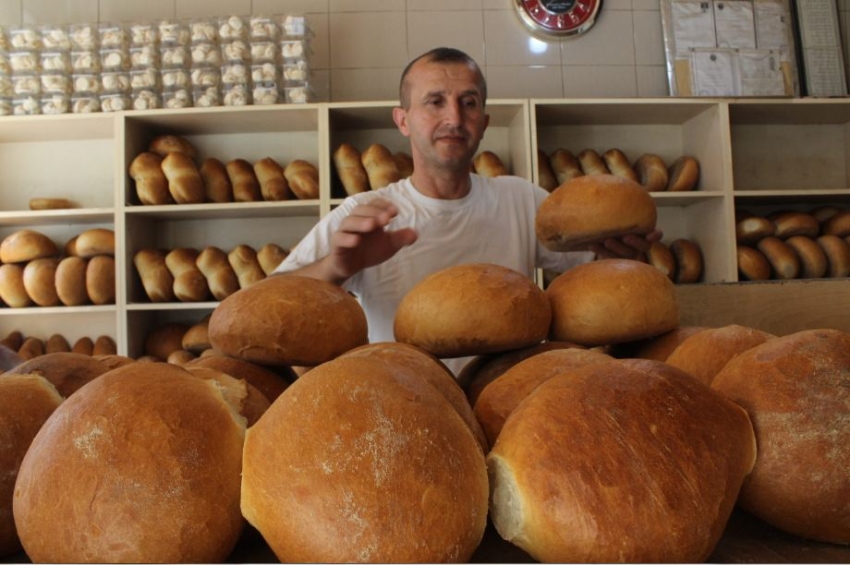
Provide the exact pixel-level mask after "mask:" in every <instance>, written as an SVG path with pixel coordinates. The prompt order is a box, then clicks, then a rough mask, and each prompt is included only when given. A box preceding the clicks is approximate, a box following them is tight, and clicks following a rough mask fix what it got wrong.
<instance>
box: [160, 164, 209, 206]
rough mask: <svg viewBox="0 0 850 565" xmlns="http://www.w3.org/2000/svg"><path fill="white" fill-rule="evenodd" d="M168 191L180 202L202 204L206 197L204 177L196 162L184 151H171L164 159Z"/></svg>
mask: <svg viewBox="0 0 850 565" xmlns="http://www.w3.org/2000/svg"><path fill="white" fill-rule="evenodd" d="M162 172H163V174H165V178H166V179H168V192H169V193H170V194H171V197H172V198H173V199H174V201H175V202H177V203H178V204H200V203H202V202H203V201H204V198H206V193H205V190H204V179H202V178H201V173H200V171H198V167H197V166H196V165H195V162H194V161H192V159H191V158H190V157H188V156H187V155H186V154H184V153H169V154H168V155H166V157H165V158H164V159H163V160H162Z"/></svg>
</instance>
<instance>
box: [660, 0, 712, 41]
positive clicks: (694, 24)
mask: <svg viewBox="0 0 850 565" xmlns="http://www.w3.org/2000/svg"><path fill="white" fill-rule="evenodd" d="M671 7H672V11H673V37H674V41H675V43H676V51H677V52H680V53H682V52H687V51H688V50H689V49H693V48H698V47H716V46H717V39H716V37H715V32H714V14H713V12H712V9H711V2H704V1H702V0H677V1H676V2H673V4H672V5H671Z"/></svg>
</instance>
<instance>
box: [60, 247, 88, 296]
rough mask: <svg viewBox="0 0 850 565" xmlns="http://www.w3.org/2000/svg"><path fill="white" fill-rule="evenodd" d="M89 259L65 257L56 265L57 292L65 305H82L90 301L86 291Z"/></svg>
mask: <svg viewBox="0 0 850 565" xmlns="http://www.w3.org/2000/svg"><path fill="white" fill-rule="evenodd" d="M87 267H88V261H86V260H85V259H83V258H82V257H65V258H64V259H62V260H61V261H59V264H58V265H57V266H56V294H57V296H59V300H61V301H62V304H64V305H65V306H82V305H83V304H86V303H87V302H88V301H89V294H88V292H87V291H86V269H87Z"/></svg>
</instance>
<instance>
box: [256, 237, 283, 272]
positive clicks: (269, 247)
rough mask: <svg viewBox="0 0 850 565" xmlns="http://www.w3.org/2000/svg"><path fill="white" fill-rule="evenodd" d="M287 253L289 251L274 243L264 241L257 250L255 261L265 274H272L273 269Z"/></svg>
mask: <svg viewBox="0 0 850 565" xmlns="http://www.w3.org/2000/svg"><path fill="white" fill-rule="evenodd" d="M288 255H289V251H287V250H286V249H284V248H283V247H281V246H280V245H278V244H276V243H266V244H265V245H263V246H262V247H260V248H259V249H258V250H257V261H259V263H260V268H261V269H263V272H264V273H265V274H266V276H268V275H270V274H272V273H273V272H274V270H275V269H277V267H278V266H279V265H280V264H281V263H282V262H283V260H284V259H286V257H287V256H288Z"/></svg>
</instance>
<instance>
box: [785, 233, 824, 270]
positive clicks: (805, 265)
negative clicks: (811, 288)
mask: <svg viewBox="0 0 850 565" xmlns="http://www.w3.org/2000/svg"><path fill="white" fill-rule="evenodd" d="M785 243H787V244H788V245H789V246H791V249H793V250H794V252H795V253H796V254H797V257H799V258H800V274H799V277H800V278H801V279H819V278H821V277H823V276H824V275H826V271H827V269H829V262H828V260H827V258H826V253H824V251H823V248H822V247H821V246H820V245H818V243H817V241H815V240H814V239H812V238H811V237H808V236H805V235H792V236H791V237H789V238H788V239H786V240H785Z"/></svg>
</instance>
